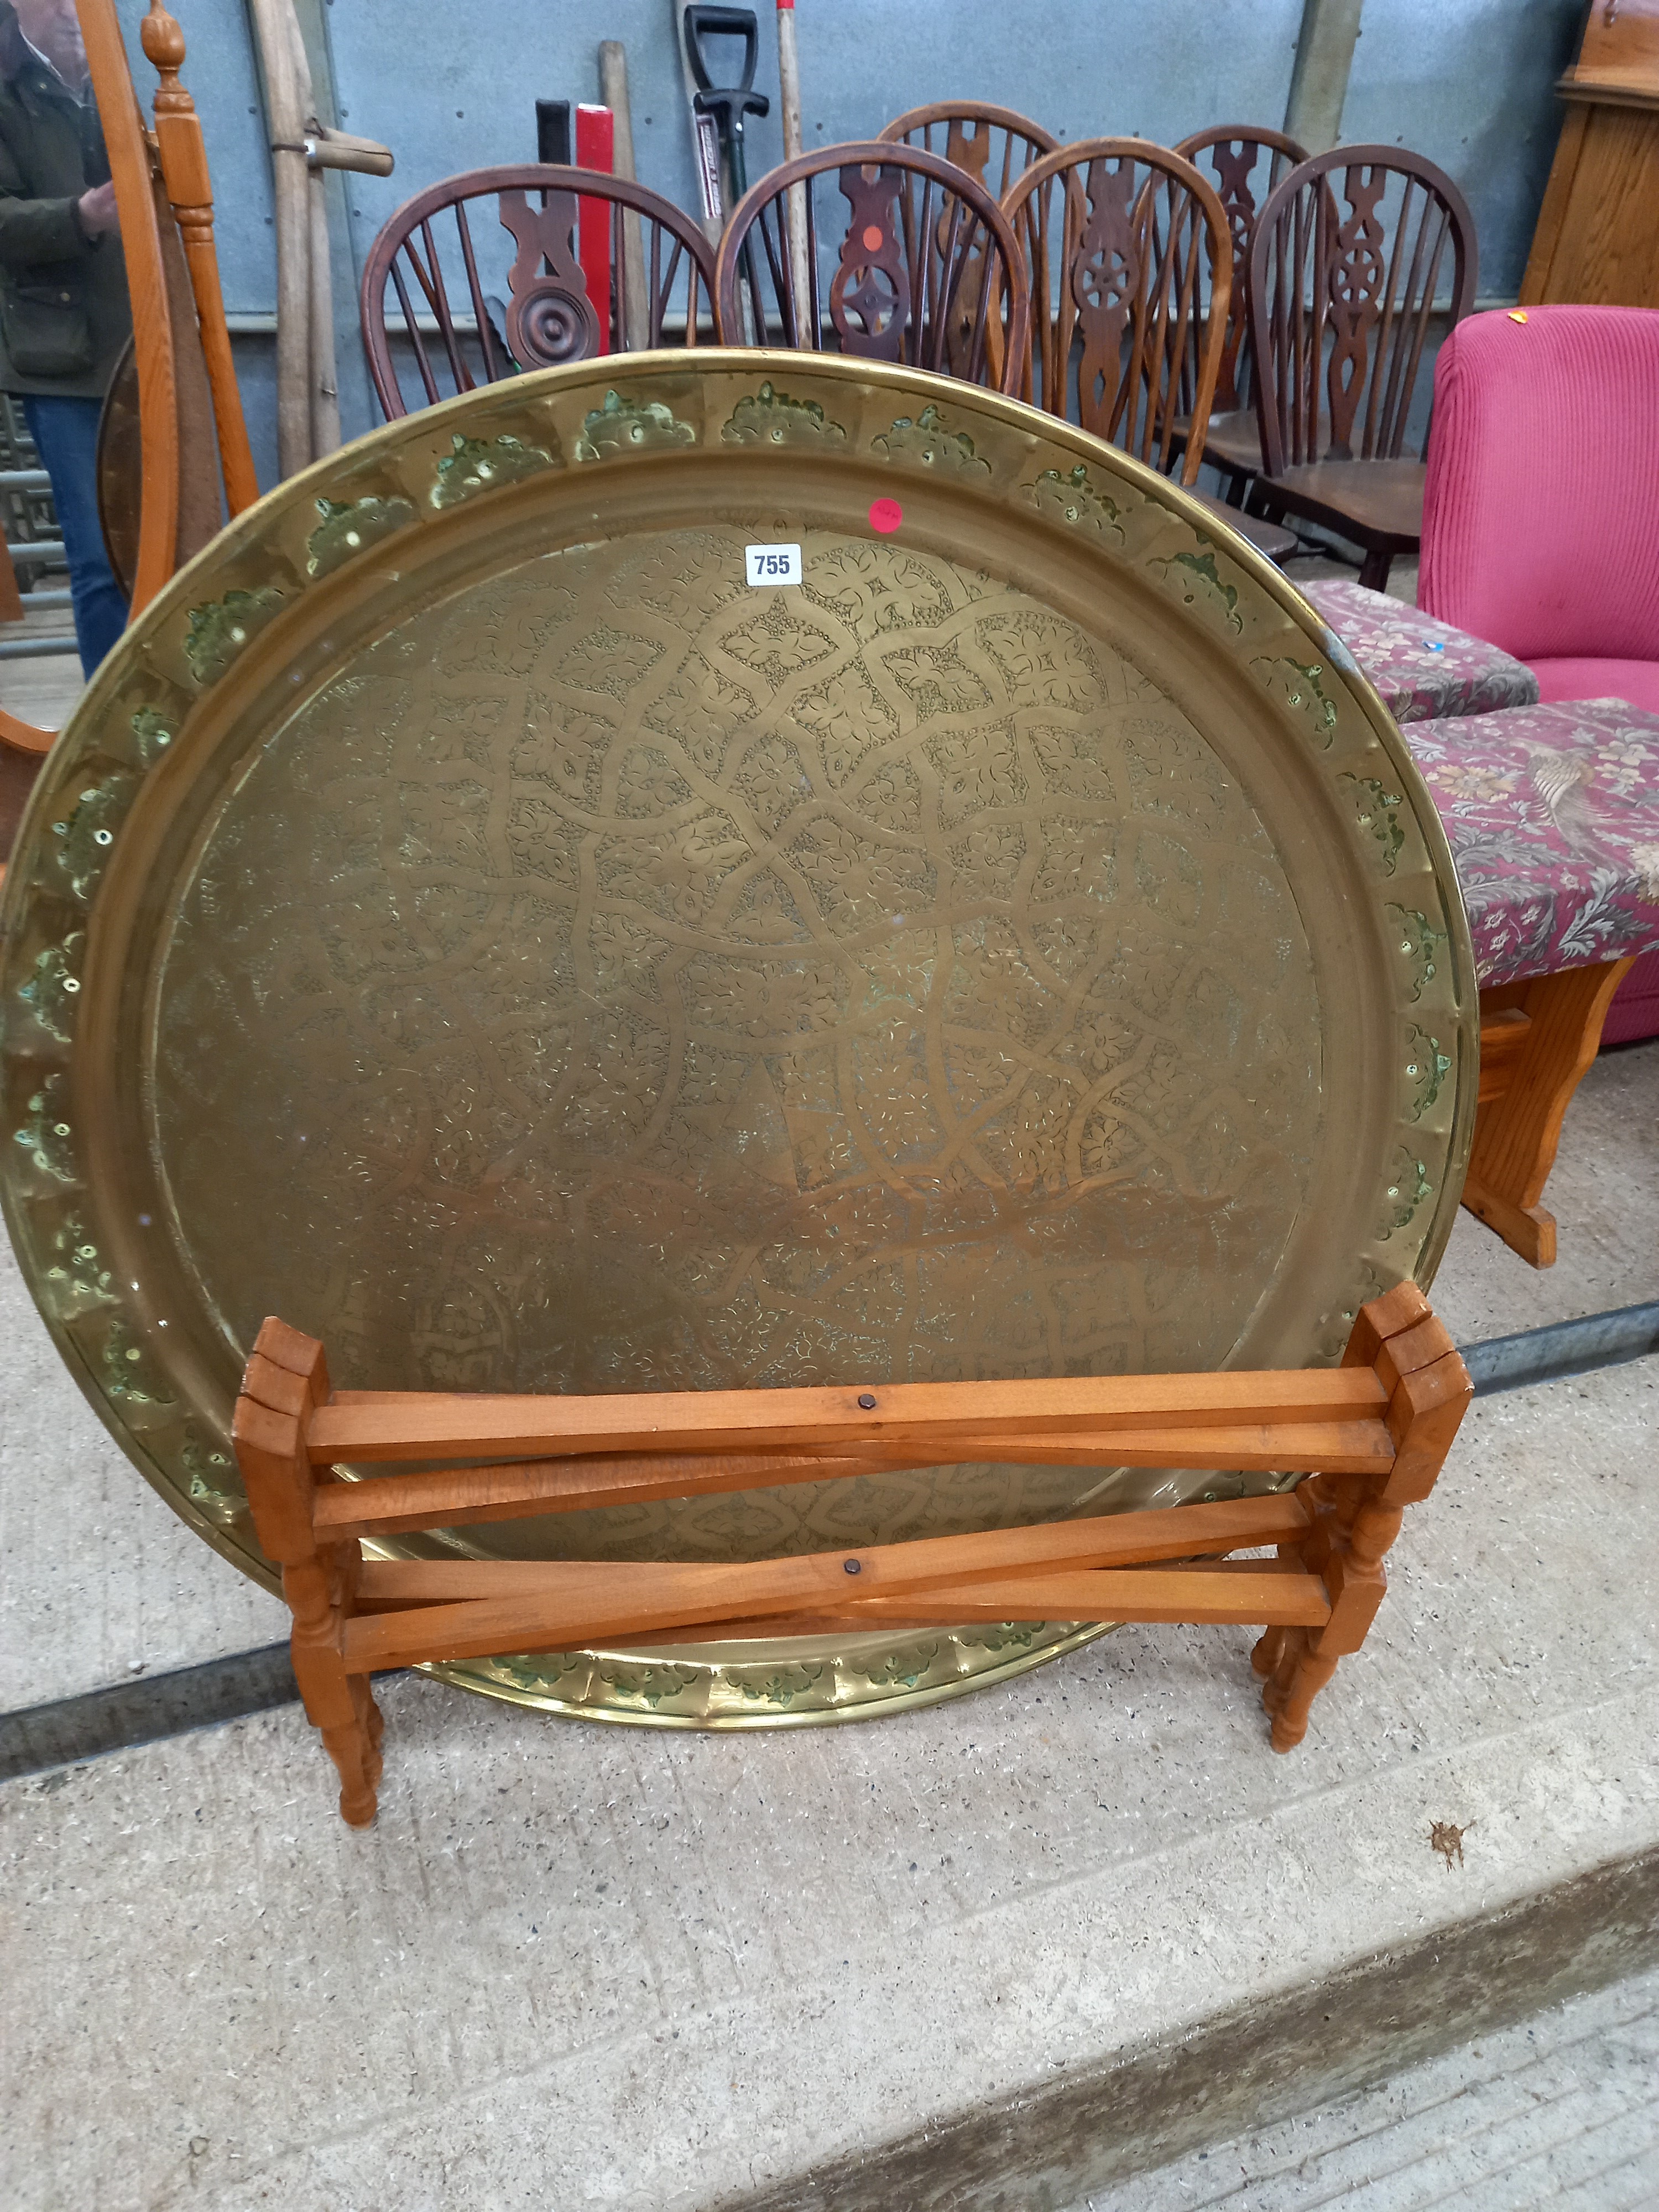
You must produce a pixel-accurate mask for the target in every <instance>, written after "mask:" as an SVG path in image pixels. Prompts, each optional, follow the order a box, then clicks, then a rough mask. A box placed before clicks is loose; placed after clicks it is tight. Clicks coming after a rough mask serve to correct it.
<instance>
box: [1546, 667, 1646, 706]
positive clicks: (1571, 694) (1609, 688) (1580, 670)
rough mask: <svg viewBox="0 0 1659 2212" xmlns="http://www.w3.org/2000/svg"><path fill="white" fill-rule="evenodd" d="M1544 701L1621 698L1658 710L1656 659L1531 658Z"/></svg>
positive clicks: (1633, 704) (1549, 702)
mask: <svg viewBox="0 0 1659 2212" xmlns="http://www.w3.org/2000/svg"><path fill="white" fill-rule="evenodd" d="M1527 665H1528V667H1529V668H1530V669H1531V670H1532V672H1533V674H1534V676H1535V677H1536V678H1538V696H1539V697H1540V698H1541V700H1543V701H1544V702H1545V703H1546V705H1547V706H1553V705H1554V704H1555V703H1556V702H1557V701H1559V700H1563V699H1624V700H1626V701H1628V702H1629V703H1630V705H1632V707H1641V708H1645V709H1646V711H1647V712H1648V713H1649V714H1659V659H1653V660H1531V661H1528V664H1527Z"/></svg>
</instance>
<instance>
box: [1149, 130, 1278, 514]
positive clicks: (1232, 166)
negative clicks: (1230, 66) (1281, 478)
mask: <svg viewBox="0 0 1659 2212" xmlns="http://www.w3.org/2000/svg"><path fill="white" fill-rule="evenodd" d="M1175 150H1176V153H1177V154H1179V155H1181V157H1182V160H1183V161H1190V162H1191V163H1192V165H1193V167H1194V168H1195V169H1196V170H1197V171H1198V173H1199V174H1200V176H1202V177H1206V179H1210V180H1212V181H1213V183H1214V185H1215V189H1216V194H1217V197H1218V198H1219V200H1220V202H1221V205H1222V208H1223V210H1224V211H1225V215H1226V217H1227V223H1228V228H1229V229H1230V230H1231V233H1232V241H1233V262H1232V270H1233V288H1232V293H1231V297H1230V299H1229V301H1228V303H1227V337H1226V343H1225V345H1224V346H1223V347H1222V349H1221V369H1220V374H1218V377H1217V379H1216V387H1215V405H1214V406H1213V407H1212V409H1211V410H1210V427H1209V429H1208V431H1207V433H1206V436H1205V440H1204V458H1205V459H1206V461H1208V462H1209V463H1210V464H1211V465H1212V467H1214V468H1218V469H1219V470H1221V471H1222V472H1223V474H1224V476H1225V477H1226V478H1227V482H1226V483H1225V486H1224V488H1223V496H1224V497H1225V499H1227V500H1229V501H1232V502H1233V503H1235V504H1237V501H1238V500H1239V499H1240V498H1241V497H1242V496H1243V490H1244V485H1245V482H1246V480H1247V478H1248V477H1252V476H1255V475H1256V474H1257V473H1258V472H1259V471H1260V470H1261V426H1260V424H1259V423H1258V422H1257V421H1256V419H1255V401H1254V397H1253V394H1254V392H1255V368H1254V356H1253V355H1252V354H1251V351H1250V319H1249V257H1250V246H1251V245H1252V243H1253V241H1254V240H1255V227H1256V222H1257V218H1258V217H1259V216H1260V215H1261V209H1262V206H1263V204H1265V202H1266V201H1267V197H1268V195H1269V194H1270V193H1271V192H1272V191H1273V187H1274V186H1275V185H1278V184H1279V183H1280V182H1281V181H1282V180H1283V179H1285V177H1286V176H1288V175H1289V174H1290V173H1291V170H1292V169H1294V168H1296V167H1297V166H1298V165H1299V164H1300V163H1302V162H1304V161H1306V160H1307V159H1308V153H1307V149H1306V148H1305V147H1303V146H1299V145H1297V142H1296V140H1295V139H1294V138H1288V137H1285V133H1284V132H1283V131H1268V130H1267V129H1265V128H1262V127H1261V126H1260V125H1255V124H1243V123H1228V124H1223V125H1221V126H1220V127H1219V128H1218V129H1217V130H1212V131H1195V132H1194V135H1193V136H1192V137H1190V138H1183V139H1182V141H1181V143H1180V144H1179V145H1178V146H1177V147H1176V149H1175Z"/></svg>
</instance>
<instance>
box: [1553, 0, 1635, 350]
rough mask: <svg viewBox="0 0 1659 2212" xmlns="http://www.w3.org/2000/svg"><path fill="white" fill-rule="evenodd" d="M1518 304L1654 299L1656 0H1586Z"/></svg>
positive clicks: (1627, 303) (1624, 303) (1562, 88)
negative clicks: (1585, 13) (1558, 136)
mask: <svg viewBox="0 0 1659 2212" xmlns="http://www.w3.org/2000/svg"><path fill="white" fill-rule="evenodd" d="M1557 90H1558V91H1559V94H1560V95H1561V98H1562V99H1563V100H1565V101H1566V103H1567V112H1566V115H1565V119H1564V120H1563V122H1562V125H1561V141H1560V143H1559V146H1558V147H1557V148H1556V152H1555V165H1554V167H1553V168H1552V169H1551V171H1550V180H1549V183H1548V185H1547V187H1546V188H1545V192H1544V204H1543V206H1542V207H1541V209H1540V210H1539V215H1538V228H1537V229H1536V230H1535V231H1534V234H1533V240H1532V252H1531V255H1530V257H1529V258H1528V262H1527V273H1526V276H1525V277H1524V278H1523V279H1522V285H1521V304H1522V306H1523V307H1531V306H1534V305H1535V304H1537V303H1538V302H1541V301H1546V300H1580V301H1594V302H1595V303H1596V304H1598V305H1601V306H1607V307H1659V0H1592V5H1591V7H1590V11H1589V16H1588V18H1587V19H1586V21H1585V24H1584V35H1583V41H1582V42H1581V44H1580V46H1579V51H1578V58H1577V61H1576V62H1575V63H1574V64H1573V66H1572V67H1571V69H1570V70H1568V71H1567V73H1566V75H1565V76H1564V77H1563V78H1562V80H1561V82H1560V84H1559V86H1558V87H1557Z"/></svg>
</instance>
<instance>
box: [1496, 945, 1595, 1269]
mask: <svg viewBox="0 0 1659 2212" xmlns="http://www.w3.org/2000/svg"><path fill="white" fill-rule="evenodd" d="M1631 965H1632V963H1631V961H1629V960H1608V961H1604V962H1603V963H1601V965H1600V966H1599V967H1595V968H1565V969H1561V970H1560V971H1559V974H1557V975H1533V976H1529V977H1528V978H1527V980H1526V981H1524V982H1521V983H1510V984H1504V985H1502V986H1500V987H1498V988H1497V989H1495V990H1491V991H1483V992H1482V993H1481V994H1480V1039H1481V1049H1482V1056H1483V1066H1482V1070H1481V1085H1480V1111H1479V1113H1478V1114H1477V1115H1476V1117H1475V1124H1474V1149H1473V1151H1472V1152H1470V1154H1469V1171H1468V1177H1467V1179H1466V1181H1465V1182H1464V1185H1463V1203H1464V1205H1465V1206H1468V1209H1469V1211H1470V1212H1471V1213H1473V1214H1474V1215H1476V1216H1477V1217H1478V1218H1480V1220H1482V1221H1484V1222H1485V1223H1486V1226H1487V1228H1489V1229H1492V1230H1495V1231H1497V1233H1498V1236H1500V1237H1502V1238H1503V1240H1504V1243H1506V1244H1507V1245H1508V1246H1509V1247H1510V1250H1511V1251H1512V1252H1518V1253H1519V1254H1520V1255H1521V1257H1522V1259H1523V1260H1527V1261H1530V1262H1531V1263H1532V1265H1533V1266H1534V1267H1553V1266H1554V1265H1555V1216H1554V1215H1553V1213H1550V1212H1547V1210H1546V1209H1545V1208H1544V1207H1543V1206H1541V1205H1540V1204H1539V1203H1538V1201H1539V1200H1540V1199H1541V1197H1542V1195H1543V1191H1544V1184H1545V1182H1546V1181H1547V1178H1548V1176H1549V1171H1550V1170H1551V1168H1552V1167H1553V1165H1554V1164H1555V1148H1556V1146H1558V1145H1559V1142H1560V1140H1561V1122H1562V1119H1563V1117H1564V1115H1565V1113H1566V1110H1567V1108H1568V1106H1569V1105H1570V1103H1571V1100H1572V1094H1573V1092H1574V1091H1577V1088H1578V1085H1579V1082H1580V1080H1581V1079H1582V1078H1583V1073H1584V1071H1585V1069H1586V1068H1587V1067H1588V1066H1589V1064H1590V1062H1591V1060H1594V1059H1595V1054H1596V1048H1597V1047H1598V1046H1599V1045H1600V1043H1601V1024H1602V1023H1603V1022H1604V1021H1605V1020H1606V1018H1607V1007H1608V1005H1609V1003H1610V1002H1611V1000H1612V998H1613V993H1614V992H1615V991H1616V990H1617V989H1618V987H1619V986H1620V983H1621V982H1622V981H1624V978H1625V975H1626V972H1627V971H1628V969H1630V967H1631ZM1517 1017H1519V1019H1517ZM1522 1023H1524V1028H1523V1027H1522ZM1489 1040H1490V1041H1491V1045H1490V1048H1489V1042H1488V1041H1489ZM1489 1049H1491V1057H1492V1080H1491V1081H1490V1083H1489V1081H1488V1079H1487V1071H1486V1066H1485V1065H1484V1062H1485V1059H1486V1054H1487V1052H1488V1050H1489Z"/></svg>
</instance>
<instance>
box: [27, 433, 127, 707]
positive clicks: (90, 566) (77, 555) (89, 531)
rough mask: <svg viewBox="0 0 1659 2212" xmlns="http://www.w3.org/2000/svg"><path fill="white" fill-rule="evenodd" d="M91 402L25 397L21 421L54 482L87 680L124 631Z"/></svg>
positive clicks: (124, 611)
mask: <svg viewBox="0 0 1659 2212" xmlns="http://www.w3.org/2000/svg"><path fill="white" fill-rule="evenodd" d="M99 413H100V403H99V402H98V401H97V400H95V399H58V398H52V397H51V396H49V395H48V394H46V393H42V392H26V393H25V394H24V395H23V419H24V421H25V422H27V424H28V426H29V435H30V437H31V438H33V441H34V443H35V446H36V447H37V449H38V450H39V453H40V465H41V466H42V467H43V468H44V469H45V470H46V474H47V475H48V476H49V477H51V478H52V500H53V501H54V503H55V504H56V506H57V508H58V521H59V522H60V523H61V524H62V525H63V529H64V551H65V552H66V553H67V554H68V556H69V572H70V598H71V599H72V600H73V601H74V605H75V641H76V645H77V646H79V647H80V649H81V668H82V673H83V674H85V675H87V676H90V675H91V674H92V672H93V671H94V669H95V668H96V667H97V665H98V664H99V662H100V660H101V659H103V657H104V655H105V654H106V653H107V652H108V651H109V649H110V647H111V646H112V645H113V644H114V642H115V641H116V639H117V638H118V637H119V636H120V635H121V632H122V631H123V630H124V629H125V628H126V621H127V603H126V600H125V598H124V597H123V596H122V592H121V586H119V585H118V583H117V582H116V580H115V572H114V570H113V569H112V568H111V567H110V565H109V555H108V554H107V553H106V551H105V550H104V526H103V525H102V523H101V522H100V520H98V416H99Z"/></svg>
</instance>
